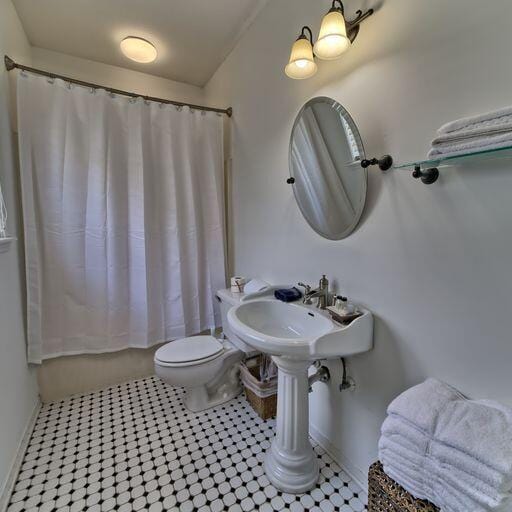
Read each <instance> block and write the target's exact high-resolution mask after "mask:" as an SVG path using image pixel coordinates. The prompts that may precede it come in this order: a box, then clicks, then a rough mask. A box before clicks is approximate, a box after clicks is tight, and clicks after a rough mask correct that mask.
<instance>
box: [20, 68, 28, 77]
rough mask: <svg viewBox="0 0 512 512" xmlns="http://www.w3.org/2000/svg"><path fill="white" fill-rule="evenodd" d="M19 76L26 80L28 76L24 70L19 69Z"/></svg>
mask: <svg viewBox="0 0 512 512" xmlns="http://www.w3.org/2000/svg"><path fill="white" fill-rule="evenodd" d="M20 76H23V77H25V78H26V77H27V76H28V73H27V72H26V71H25V70H24V69H21V70H20Z"/></svg>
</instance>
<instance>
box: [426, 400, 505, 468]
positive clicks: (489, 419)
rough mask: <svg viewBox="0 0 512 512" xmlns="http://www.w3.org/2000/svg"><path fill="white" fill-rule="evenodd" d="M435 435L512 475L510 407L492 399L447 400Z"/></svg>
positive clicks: (440, 439)
mask: <svg viewBox="0 0 512 512" xmlns="http://www.w3.org/2000/svg"><path fill="white" fill-rule="evenodd" d="M435 438H436V439H438V440H439V441H440V442H442V443H444V444H446V445H448V446H452V447H453V448H456V449H457V450H459V451H461V452H463V453H466V454H468V455H470V456H471V457H474V458H475V459H477V460H478V461H480V462H482V463H483V464H485V465H487V466H489V467H491V468H494V469H495V470H496V471H499V472H501V473H505V474H507V475H512V409H511V408H510V407H506V406H504V405H502V404H499V403H497V402H493V401H491V400H460V401H456V402H453V403H449V404H448V405H447V407H446V409H445V410H444V413H443V414H442V415H441V416H440V417H439V420H438V424H437V428H436V431H435Z"/></svg>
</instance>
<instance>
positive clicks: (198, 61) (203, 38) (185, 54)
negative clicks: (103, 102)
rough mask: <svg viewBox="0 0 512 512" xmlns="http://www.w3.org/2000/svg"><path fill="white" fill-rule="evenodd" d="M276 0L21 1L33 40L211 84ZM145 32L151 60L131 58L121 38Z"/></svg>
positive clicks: (19, 6) (18, 7)
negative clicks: (152, 48) (262, 12)
mask: <svg viewBox="0 0 512 512" xmlns="http://www.w3.org/2000/svg"><path fill="white" fill-rule="evenodd" d="M267 2H268V0H215V1H213V2H212V1H210V2H208V1H205V0H37V1H34V0H13V3H14V5H15V7H16V10H17V11H18V15H19V17H20V19H21V22H22V24H23V27H24V29H25V32H26V34H27V37H28V39H29V41H30V43H31V44H32V45H33V46H38V47H40V48H45V49H48V50H53V51H56V52H61V53H66V54H68V55H73V56H75V57H82V58H84V59H90V60H93V61H97V62H103V63H105V64H112V65H115V66H121V67H124V68H128V69H133V70H136V71H142V72H144V73H149V74H152V75H156V76H161V77H164V78H169V79H171V80H177V81H180V82H185V83H189V84H193V85H198V86H203V85H205V84H206V83H207V82H208V80H209V79H210V77H211V76H212V75H213V73H214V72H215V71H216V69H217V68H218V67H219V66H220V64H221V63H222V61H223V60H224V59H225V58H226V56H227V55H228V54H229V52H230V51H231V50H232V49H233V47H234V46H235V44H236V42H237V40H238V39H239V37H240V36H241V35H242V33H243V32H244V30H245V29H246V28H247V27H248V26H249V25H250V23H251V22H252V21H253V19H254V18H255V17H256V15H257V13H258V12H259V11H260V10H261V9H262V8H263V6H264V5H265V4H266V3H267ZM129 35H133V36H138V37H143V38H144V39H147V40H149V41H151V42H152V43H153V44H154V45H155V46H156V48H157V51H158V57H157V59H156V61H155V62H153V63H150V64H138V63H136V62H133V61H131V60H129V59H128V58H127V57H125V56H124V55H123V54H122V53H121V50H120V48H119V43H120V41H121V40H122V39H124V38H125V37H126V36H129Z"/></svg>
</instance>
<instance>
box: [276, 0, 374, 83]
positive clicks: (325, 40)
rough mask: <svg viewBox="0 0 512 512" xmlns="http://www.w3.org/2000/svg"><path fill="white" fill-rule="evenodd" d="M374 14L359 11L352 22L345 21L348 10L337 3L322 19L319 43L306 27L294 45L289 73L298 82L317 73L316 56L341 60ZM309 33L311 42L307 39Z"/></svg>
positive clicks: (287, 72)
mask: <svg viewBox="0 0 512 512" xmlns="http://www.w3.org/2000/svg"><path fill="white" fill-rule="evenodd" d="M372 14H373V9H368V10H367V11H366V12H364V13H363V11H361V10H359V11H357V12H356V18H355V19H354V20H352V21H347V20H346V19H345V8H344V6H343V2H342V1H341V0H333V2H332V6H331V8H330V9H329V12H328V13H327V14H326V15H325V16H324V18H323V19H322V24H321V26H320V33H319V34H318V39H317V41H316V43H313V34H312V32H311V29H310V28H309V27H308V26H304V27H302V30H301V33H300V35H299V37H298V38H297V40H296V41H295V43H294V44H293V46H292V51H291V54H290V60H289V62H288V65H287V66H286V68H285V73H286V74H287V75H288V76H289V77H290V78H294V79H303V78H309V77H310V76H313V75H314V74H315V73H316V71H317V65H316V63H315V57H318V58H319V59H322V60H335V59H338V58H339V57H341V56H342V55H343V54H344V53H345V52H346V51H347V50H348V49H349V48H350V46H351V44H352V42H353V41H354V39H355V38H356V37H357V35H358V34H359V25H360V23H361V22H362V21H363V20H365V19H366V18H368V17H369V16H371V15H372ZM306 32H308V33H309V39H308V37H307V36H306Z"/></svg>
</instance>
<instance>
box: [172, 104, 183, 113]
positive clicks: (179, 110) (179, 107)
mask: <svg viewBox="0 0 512 512" xmlns="http://www.w3.org/2000/svg"><path fill="white" fill-rule="evenodd" d="M174 108H175V109H176V110H177V111H178V112H181V111H182V110H183V105H175V106H174Z"/></svg>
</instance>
